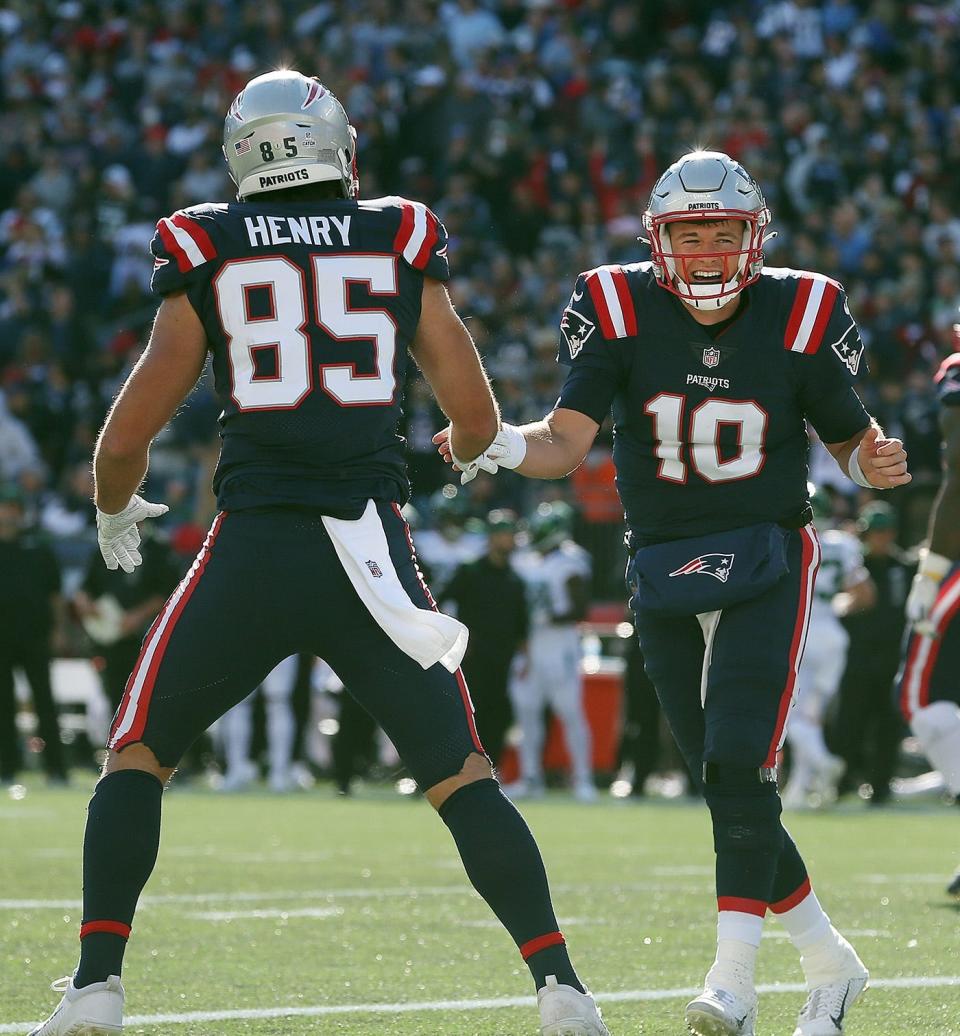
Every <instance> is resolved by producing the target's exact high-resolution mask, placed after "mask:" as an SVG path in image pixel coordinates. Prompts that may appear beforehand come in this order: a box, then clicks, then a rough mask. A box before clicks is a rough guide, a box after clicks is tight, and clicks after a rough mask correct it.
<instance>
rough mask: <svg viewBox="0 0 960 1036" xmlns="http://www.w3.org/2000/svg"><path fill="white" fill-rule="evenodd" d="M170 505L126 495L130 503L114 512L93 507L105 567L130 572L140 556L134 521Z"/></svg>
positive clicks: (165, 508)
mask: <svg viewBox="0 0 960 1036" xmlns="http://www.w3.org/2000/svg"><path fill="white" fill-rule="evenodd" d="M169 510H170V508H169V507H167V505H166V504H151V503H150V502H149V501H148V500H144V499H143V498H142V497H139V496H132V497H130V503H128V504H127V506H126V507H125V508H124V509H123V510H122V511H119V512H118V513H117V514H107V513H106V512H105V511H101V510H100V508H99V507H98V508H97V541H98V542H99V544H100V553H101V554H102V555H103V560H104V562H105V563H106V566H107V568H109V569H110V571H111V572H115V571H116V570H117V569H118V568H122V569H123V570H124V572H132V571H133V570H134V569H135V568H136V567H137V565H139V564H140V563H141V562H142V561H143V558H142V557H141V556H140V551H139V550H137V547H139V546H140V530H139V529H138V528H137V522H142V521H143V519H144V518H159V517H160V515H162V514H166V513H167V511H169Z"/></svg>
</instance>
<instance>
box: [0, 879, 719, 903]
mask: <svg viewBox="0 0 960 1036" xmlns="http://www.w3.org/2000/svg"><path fill="white" fill-rule="evenodd" d="M552 888H553V890H554V891H555V892H574V893H575V892H581V893H583V892H591V891H597V890H601V891H604V892H618V891H619V892H702V891H704V890H706V889H707V886H706V885H703V886H700V885H678V884H674V883H664V882H646V881H638V882H619V883H616V884H613V885H589V884H588V885H584V884H580V883H577V884H563V883H559V884H555V885H553V886H552ZM407 896H410V897H416V896H477V894H476V892H474V890H473V889H472V888H471V887H470V885H468V884H467V883H466V882H461V883H460V884H457V885H401V886H388V887H377V886H361V887H359V888H341V889H307V890H301V889H285V890H282V891H273V892H235V891H230V890H223V891H219V892H196V893H171V894H170V895H146V896H144V897H143V898H142V899H141V900H140V909H144V908H149V907H155V906H165V905H167V904H171V903H220V902H222V901H223V900H228V901H230V902H235V903H258V902H263V901H270V900H278V899H280V900H284V899H287V900H290V901H292V902H299V901H301V900H304V899H328V900H332V899H388V898H395V897H401V898H403V897H407ZM477 898H479V897H477ZM81 906H82V903H81V901H80V900H79V899H0V910H77V909H79V908H80V907H81Z"/></svg>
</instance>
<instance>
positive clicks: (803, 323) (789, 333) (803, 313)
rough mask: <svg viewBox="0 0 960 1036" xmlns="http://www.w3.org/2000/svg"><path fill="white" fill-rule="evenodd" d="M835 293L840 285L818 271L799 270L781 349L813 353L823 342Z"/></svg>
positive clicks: (834, 300) (838, 291) (838, 292)
mask: <svg viewBox="0 0 960 1036" xmlns="http://www.w3.org/2000/svg"><path fill="white" fill-rule="evenodd" d="M839 294H840V285H839V284H838V283H837V282H836V281H835V280H832V279H831V278H830V277H824V276H823V274H822V273H806V272H805V273H802V274H801V275H800V278H799V283H798V285H797V295H796V298H794V300H793V308H792V309H791V310H790V316H789V318H788V320H787V330H786V331H785V333H784V336H783V347H784V349H789V350H790V352H794V353H806V354H807V355H810V354H812V353H815V352H816V351H817V350H818V349H819V348H820V345H821V343H822V342H823V335H824V332H825V331H826V330H827V324H828V322H829V320H830V314H831V313H832V312H833V306H834V303H835V302H836V301H837V296H838V295H839Z"/></svg>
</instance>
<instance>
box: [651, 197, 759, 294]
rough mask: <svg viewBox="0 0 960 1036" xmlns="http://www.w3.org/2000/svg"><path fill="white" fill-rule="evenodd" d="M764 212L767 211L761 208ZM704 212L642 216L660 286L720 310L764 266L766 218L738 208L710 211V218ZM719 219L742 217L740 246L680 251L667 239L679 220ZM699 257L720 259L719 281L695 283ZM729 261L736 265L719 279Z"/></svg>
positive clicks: (686, 221) (687, 221)
mask: <svg viewBox="0 0 960 1036" xmlns="http://www.w3.org/2000/svg"><path fill="white" fill-rule="evenodd" d="M764 211H766V210H764ZM704 216H705V214H704V213H702V212H695V213H690V214H685V213H669V214H667V215H666V216H659V217H649V218H648V217H646V216H645V217H644V224H645V226H646V229H647V232H648V233H649V238H650V251H651V258H652V260H653V264H654V272H655V273H656V275H657V278H658V279H659V280H660V284H661V286H662V287H664V288H666V289H667V291H669V292H671V293H672V294H674V295H676V296H677V297H678V298H681V299H683V301H684V302H686V303H687V304H688V305H691V306H693V307H694V308H696V309H720V308H721V307H722V306H725V305H726V304H727V303H728V302H730V300H731V299H733V298H734V297H735V296H736V295H738V294H739V293H740V292H741V291H743V289H744V288H746V287H747V286H748V285H750V284H753V283H754V281H756V280H757V278H758V277H759V276H760V270H761V269H762V268H763V227H764V226H765V225H766V222H767V221H768V220H769V213H767V220H761V216H762V214H760V213H756V212H744V211H737V210H720V211H712V212H710V214H709V219H707V220H705V219H704ZM719 220H741V221H742V222H743V225H744V226H743V237H742V239H741V242H740V247H739V248H734V249H729V250H725V251H722V252H693V253H680V252H677V251H676V250H675V247H674V245H673V243H672V241H671V238H670V232H671V227H677V226H678V225H679V224H682V223H704V222H709V223H713V222H714V221H719ZM702 259H722V260H723V264H724V265H723V270H724V274H722V275H721V280H720V281H715V282H698V281H697V280H696V279H695V278H694V277H693V274H692V273H691V271H690V266H691V264H692V263H694V262H699V261H700V260H702ZM731 260H735V262H736V267H735V269H734V270H733V271H732V276H730V277H729V279H727V280H724V279H722V278H723V277H724V276H725V275H726V273H727V271H728V269H729V264H730V262H731Z"/></svg>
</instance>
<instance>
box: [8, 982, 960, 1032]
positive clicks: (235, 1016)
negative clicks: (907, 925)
mask: <svg viewBox="0 0 960 1036" xmlns="http://www.w3.org/2000/svg"><path fill="white" fill-rule="evenodd" d="M946 986H960V975H943V976H923V977H920V976H918V977H916V978H887V979H883V978H881V979H872V980H871V982H870V987H871V989H942V988H944V987H946ZM700 989H701V987H700V986H696V987H690V988H689V989H630V990H623V991H622V992H619V993H598V994H597V999H598V1000H599V1001H600V1003H601V1004H605V1003H606V1004H609V1003H629V1002H635V1001H644V1000H646V1001H650V1000H674V999H681V998H684V997H688V996H696V995H697V993H699V992H700ZM805 991H806V986H804V985H803V984H802V983H799V982H795V983H794V982H791V983H783V984H778V985H770V986H758V987H757V992H758V993H764V994H767V993H803V992H805ZM534 1003H535V1000H534V998H533V997H532V996H505V997H497V998H490V999H484V1000H479V999H478V1000H428V1001H423V1002H418V1003H399V1004H323V1005H318V1006H316V1007H266V1008H260V1009H255V1008H250V1009H249V1010H242V1011H189V1012H186V1013H184V1014H141V1015H133V1016H132V1017H130V1018H127V1019H126V1020H125V1023H126V1025H127V1026H135V1025H186V1024H189V1023H191V1022H231V1021H242V1020H254V1019H258V1018H263V1019H270V1018H322V1017H328V1016H330V1015H340V1014H416V1013H419V1012H424V1011H491V1010H496V1009H499V1008H503V1007H532V1006H533V1004H534ZM36 1024H37V1023H36V1022H12V1023H10V1024H6V1025H0V1033H23V1032H26V1031H28V1030H29V1029H30V1027H31V1026H34V1025H36Z"/></svg>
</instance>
